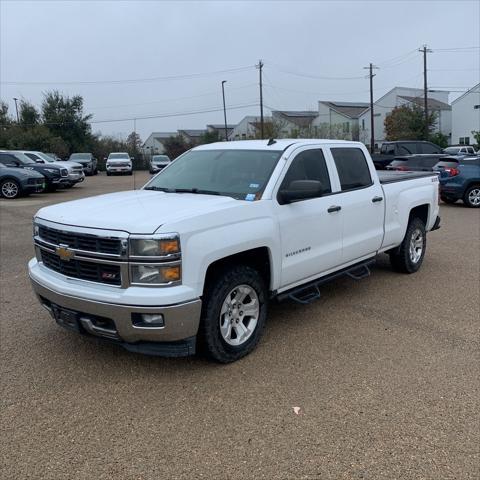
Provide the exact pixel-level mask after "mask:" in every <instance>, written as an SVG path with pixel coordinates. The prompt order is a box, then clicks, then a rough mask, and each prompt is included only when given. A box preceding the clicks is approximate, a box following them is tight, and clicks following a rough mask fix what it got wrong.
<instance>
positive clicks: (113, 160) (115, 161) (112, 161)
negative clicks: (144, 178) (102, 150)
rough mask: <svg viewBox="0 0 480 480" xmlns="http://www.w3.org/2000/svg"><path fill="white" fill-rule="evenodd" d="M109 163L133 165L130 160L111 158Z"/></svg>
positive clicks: (108, 160)
mask: <svg viewBox="0 0 480 480" xmlns="http://www.w3.org/2000/svg"><path fill="white" fill-rule="evenodd" d="M107 163H132V161H131V160H130V159H129V158H109V159H107Z"/></svg>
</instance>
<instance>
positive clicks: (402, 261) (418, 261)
mask: <svg viewBox="0 0 480 480" xmlns="http://www.w3.org/2000/svg"><path fill="white" fill-rule="evenodd" d="M426 248H427V235H426V231H425V224H424V223H423V222H422V220H420V219H419V218H412V219H411V220H410V223H409V224H408V227H407V231H406V233H405V237H404V238H403V241H402V243H401V245H400V246H399V247H398V248H396V249H394V250H393V251H391V252H390V263H391V264H392V267H393V268H394V270H396V271H397V272H401V273H415V272H416V271H417V270H418V269H419V268H420V267H421V266H422V262H423V258H424V256H425V250H426Z"/></svg>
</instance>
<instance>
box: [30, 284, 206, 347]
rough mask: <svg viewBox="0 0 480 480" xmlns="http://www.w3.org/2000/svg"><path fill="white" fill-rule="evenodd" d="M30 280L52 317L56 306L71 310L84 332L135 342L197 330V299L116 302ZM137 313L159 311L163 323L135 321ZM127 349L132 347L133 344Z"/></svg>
mask: <svg viewBox="0 0 480 480" xmlns="http://www.w3.org/2000/svg"><path fill="white" fill-rule="evenodd" d="M30 280H31V282H32V286H33V290H34V292H35V294H36V295H37V297H38V299H39V301H40V303H41V304H42V305H43V306H44V307H45V308H46V309H47V310H48V311H49V312H50V314H51V315H52V317H53V318H55V315H54V309H55V308H57V307H60V308H64V309H67V310H70V311H72V312H74V313H75V314H76V316H77V317H78V323H79V324H80V325H81V328H82V329H83V330H85V332H84V333H89V334H91V335H95V336H98V337H103V338H105V339H108V340H113V341H118V342H126V343H128V344H135V343H137V342H176V341H180V340H184V339H188V338H191V337H194V336H195V335H196V334H197V331H198V326H199V323H200V312H201V308H202V301H201V300H200V299H195V300H192V301H189V302H185V303H179V304H175V305H163V306H150V307H142V306H139V305H119V304H113V303H104V302H98V301H93V300H88V299H86V298H80V297H74V296H70V295H65V294H62V293H59V292H55V291H53V290H51V289H49V288H46V287H44V286H42V285H41V284H40V283H38V282H37V281H35V280H34V279H33V278H31V277H30ZM138 313H157V314H158V313H161V314H162V315H163V317H164V326H162V327H143V326H142V327H141V326H137V325H134V324H133V321H132V314H138ZM105 319H107V320H110V321H111V322H110V326H108V328H105V326H104V325H105V322H103V321H101V320H105ZM98 320H100V321H98ZM64 326H65V325H64ZM123 346H125V345H123ZM126 348H128V347H126ZM128 349H129V350H134V348H128Z"/></svg>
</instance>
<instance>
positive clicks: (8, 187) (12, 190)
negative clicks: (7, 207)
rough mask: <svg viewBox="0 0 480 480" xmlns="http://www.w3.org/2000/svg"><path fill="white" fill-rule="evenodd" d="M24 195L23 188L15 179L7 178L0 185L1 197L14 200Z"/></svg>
mask: <svg viewBox="0 0 480 480" xmlns="http://www.w3.org/2000/svg"><path fill="white" fill-rule="evenodd" d="M21 195H22V187H21V186H20V184H19V183H18V182H17V181H16V180H15V179H14V178H5V179H4V180H2V182H1V183H0V196H1V197H2V198H8V199H9V200H13V199H14V198H18V197H20V196H21Z"/></svg>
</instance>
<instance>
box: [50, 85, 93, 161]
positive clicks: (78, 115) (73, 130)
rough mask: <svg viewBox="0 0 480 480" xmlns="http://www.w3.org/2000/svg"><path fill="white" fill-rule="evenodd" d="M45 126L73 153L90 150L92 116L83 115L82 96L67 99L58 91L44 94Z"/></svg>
mask: <svg viewBox="0 0 480 480" xmlns="http://www.w3.org/2000/svg"><path fill="white" fill-rule="evenodd" d="M42 117H43V122H44V124H45V125H46V126H47V127H48V129H49V130H50V131H51V132H52V135H53V136H55V137H60V138H62V139H63V140H64V141H65V143H66V144H67V145H68V147H69V151H70V153H71V152H81V151H85V150H88V149H89V148H90V147H91V144H92V136H91V128H90V124H89V123H88V121H89V120H90V119H91V118H92V116H91V115H84V113H83V98H82V97H81V96H80V95H74V96H73V97H71V98H70V97H67V96H64V95H62V94H61V93H60V92H59V91H58V90H53V91H52V92H47V93H45V94H44V99H43V102H42Z"/></svg>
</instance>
